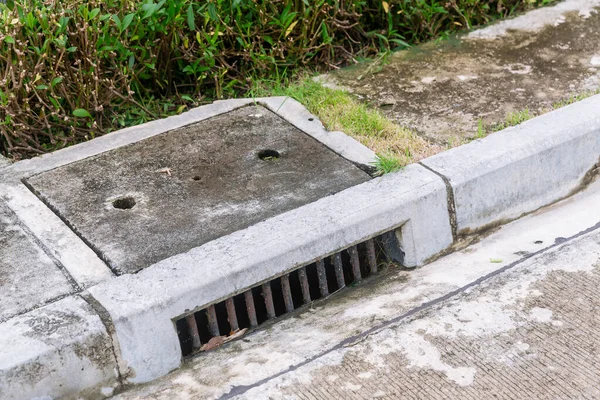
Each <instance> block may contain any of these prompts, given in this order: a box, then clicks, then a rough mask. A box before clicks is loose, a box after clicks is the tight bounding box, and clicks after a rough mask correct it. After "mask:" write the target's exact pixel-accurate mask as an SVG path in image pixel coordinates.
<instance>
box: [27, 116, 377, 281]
mask: <svg viewBox="0 0 600 400" xmlns="http://www.w3.org/2000/svg"><path fill="white" fill-rule="evenodd" d="M368 179H369V176H368V175H367V174H366V173H365V172H363V171H362V170H360V169H359V168H357V167H356V166H354V165H353V164H352V163H350V162H349V161H347V160H345V159H344V158H342V157H340V156H338V155H337V154H336V153H334V152H333V151H331V150H329V149H328V148H326V147H325V146H324V145H323V144H321V143H320V142H318V141H316V140H315V139H313V138H312V137H310V136H308V135H306V134H305V133H303V132H302V131H301V130H299V129H297V128H296V127H294V126H293V125H291V124H289V123H288V122H286V121H285V120H283V119H282V118H280V117H279V116H277V115H276V114H274V113H273V112H271V111H269V110H267V109H266V108H264V107H262V106H258V105H255V106H246V107H242V108H239V109H236V110H234V111H231V112H229V113H226V114H222V115H219V116H216V117H213V118H210V119H207V120H205V121H201V122H198V123H195V124H193V125H189V126H186V127H184V128H178V129H176V130H173V131H170V132H167V133H163V134H160V135H157V136H154V137H151V138H148V139H145V140H143V141H140V142H137V143H134V144H132V145H129V146H124V147H121V148H117V149H115V150H111V151H108V152H106V153H103V154H100V155H98V156H94V157H91V158H88V159H85V160H81V161H77V162H74V163H72V164H68V165H65V166H62V167H59V168H56V169H54V170H51V171H48V172H44V173H42V174H40V175H36V176H34V177H31V178H29V179H28V180H27V183H28V185H29V186H30V188H31V189H32V190H34V191H35V192H36V193H37V194H38V196H39V197H40V198H41V199H42V200H44V201H45V202H46V204H47V205H48V206H49V207H51V208H52V209H53V210H54V212H56V213H57V214H58V215H59V216H60V217H61V218H62V219H63V220H64V221H65V222H66V223H67V224H68V225H69V226H70V227H71V228H72V229H73V230H74V231H75V232H76V233H77V234H78V235H79V236H80V237H81V238H82V239H83V240H84V241H86V242H87V243H88V244H89V245H90V246H91V247H92V248H93V249H94V250H95V251H96V252H97V253H98V254H99V255H100V256H101V257H102V259H104V260H105V261H106V262H107V263H108V264H109V266H110V267H111V268H112V269H113V270H114V271H115V272H116V273H134V272H136V271H139V270H140V269H142V268H145V267H147V266H149V265H152V264H154V263H156V262H158V261H160V260H162V259H165V258H167V257H170V256H173V255H175V254H179V253H182V252H186V251H188V250H190V249H191V248H193V247H196V246H199V245H201V244H203V243H206V242H208V241H210V240H213V239H215V238H217V237H220V236H223V235H226V234H229V233H231V232H234V231H237V230H239V229H243V228H245V227H248V226H250V225H252V224H255V223H257V222H259V221H261V220H264V219H266V218H269V217H271V216H274V215H277V214H279V213H282V212H285V211H288V210H291V209H294V208H296V207H299V206H302V205H304V204H307V203H310V202H313V201H315V200H317V199H319V198H321V197H324V196H327V195H329V194H332V193H335V192H338V191H341V190H343V189H345V188H348V187H350V186H354V185H356V184H359V183H362V182H364V181H366V180H368ZM242 256H243V255H240V257H242Z"/></svg>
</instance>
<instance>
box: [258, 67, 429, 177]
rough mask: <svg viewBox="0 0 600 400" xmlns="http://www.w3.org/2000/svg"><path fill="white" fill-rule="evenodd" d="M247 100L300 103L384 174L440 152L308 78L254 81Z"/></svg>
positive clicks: (353, 101) (370, 109)
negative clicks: (360, 148)
mask: <svg viewBox="0 0 600 400" xmlns="http://www.w3.org/2000/svg"><path fill="white" fill-rule="evenodd" d="M248 96H249V97H253V98H257V97H265V96H288V97H291V98H293V99H295V100H297V101H299V102H300V103H302V104H303V105H304V106H305V107H306V108H307V109H308V110H309V111H310V112H311V113H312V114H314V115H316V116H317V117H318V118H319V119H320V120H321V122H322V123H323V125H324V126H325V127H326V128H327V129H328V130H329V131H342V132H344V133H346V134H348V135H350V136H352V137H354V138H355V139H356V140H358V141H359V142H361V143H362V144H364V145H365V146H367V147H369V148H370V149H372V150H373V151H374V152H375V153H377V154H378V155H379V158H378V161H377V162H376V165H375V166H376V167H377V168H378V169H379V170H380V171H381V172H384V173H387V172H391V171H392V170H397V169H398V168H400V167H402V166H404V165H407V164H410V163H412V162H414V161H417V160H419V159H421V158H424V157H427V156H429V155H431V154H433V153H435V152H437V151H439V149H437V148H436V147H435V146H432V145H431V144H429V143H428V142H427V141H426V140H424V139H423V138H421V137H419V136H418V135H416V134H415V133H414V132H412V131H410V130H409V129H406V128H403V127H400V126H398V125H396V124H394V123H393V122H392V121H390V120H388V119H387V118H385V116H383V114H381V112H379V111H378V110H377V109H375V108H371V107H369V106H368V105H366V104H364V103H361V102H359V101H358V100H356V99H355V98H353V97H352V96H351V95H350V94H348V93H347V92H345V91H343V90H339V89H332V88H328V87H325V86H323V85H322V84H321V83H319V82H316V81H314V80H313V79H311V78H310V77H308V76H304V77H300V78H296V79H286V78H282V79H276V80H255V84H254V87H253V88H252V90H250V92H249V93H248Z"/></svg>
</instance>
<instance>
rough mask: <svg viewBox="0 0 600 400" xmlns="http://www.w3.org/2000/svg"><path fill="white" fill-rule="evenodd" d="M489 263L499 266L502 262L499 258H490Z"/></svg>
mask: <svg viewBox="0 0 600 400" xmlns="http://www.w3.org/2000/svg"><path fill="white" fill-rule="evenodd" d="M490 262H491V263H494V264H499V263H501V262H502V259H501V258H490Z"/></svg>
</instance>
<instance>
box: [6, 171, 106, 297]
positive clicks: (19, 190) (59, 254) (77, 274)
mask: <svg viewBox="0 0 600 400" xmlns="http://www.w3.org/2000/svg"><path fill="white" fill-rule="evenodd" d="M19 164H20V163H16V164H13V165H14V166H17V167H18V165H19ZM0 179H1V178H0ZM0 200H4V201H5V202H6V205H7V206H8V207H9V208H10V209H11V211H12V212H13V213H14V214H15V216H16V217H17V218H18V219H19V221H20V224H21V225H22V226H23V227H24V228H25V229H27V230H28V231H29V232H30V233H31V235H32V236H35V238H36V241H37V242H39V243H40V245H43V246H44V248H45V249H46V250H47V251H48V252H49V253H50V254H52V257H53V258H54V259H55V260H56V261H57V262H58V263H59V264H60V265H61V267H62V268H64V271H65V273H66V274H68V275H69V276H70V277H71V278H72V279H73V280H74V282H75V283H76V285H77V286H79V288H80V289H85V288H87V287H90V286H93V285H95V284H97V283H98V282H101V281H103V280H105V279H108V278H110V277H112V276H113V274H112V272H111V271H110V269H109V268H108V267H107V266H106V264H104V262H103V261H102V260H100V258H98V256H97V255H96V253H94V251H93V250H92V249H90V248H89V247H88V246H87V245H86V244H85V243H84V242H83V241H82V240H81V239H79V238H78V237H77V235H76V234H75V233H74V232H73V231H72V230H71V229H70V228H69V227H68V226H66V225H65V224H64V223H63V222H62V221H61V220H60V218H59V217H58V216H56V214H54V213H53V212H52V210H50V209H49V208H48V207H46V205H45V204H44V203H42V202H41V201H40V200H39V199H38V198H37V197H36V196H35V195H34V194H33V193H32V192H31V191H30V190H29V189H27V187H25V185H23V184H21V183H20V182H18V183H14V184H12V185H11V184H10V183H8V184H4V183H2V182H1V181H0Z"/></svg>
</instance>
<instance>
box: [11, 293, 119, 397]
mask: <svg viewBox="0 0 600 400" xmlns="http://www.w3.org/2000/svg"><path fill="white" fill-rule="evenodd" d="M117 377H118V374H117V364H116V361H115V357H114V353H113V349H112V345H111V342H110V337H109V335H108V333H107V332H106V329H105V328H104V325H103V324H102V321H101V320H100V318H99V317H98V315H96V313H95V312H94V311H93V310H92V308H91V307H90V306H89V305H88V304H87V303H86V302H85V301H83V300H82V299H81V298H79V296H73V297H67V298H64V299H62V300H59V301H57V302H55V303H52V304H50V305H48V306H45V307H42V308H38V309H36V310H34V311H31V312H29V313H26V314H23V315H20V316H18V317H14V318H12V319H10V320H8V321H5V322H3V323H1V324H0V399H3V400H8V399H33V398H37V399H58V398H81V397H80V396H81V395H82V393H85V394H86V395H85V397H86V398H102V397H104V396H106V395H110V394H111V393H112V392H113V391H114V389H115V388H117V387H118V385H119V382H118V380H117Z"/></svg>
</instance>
